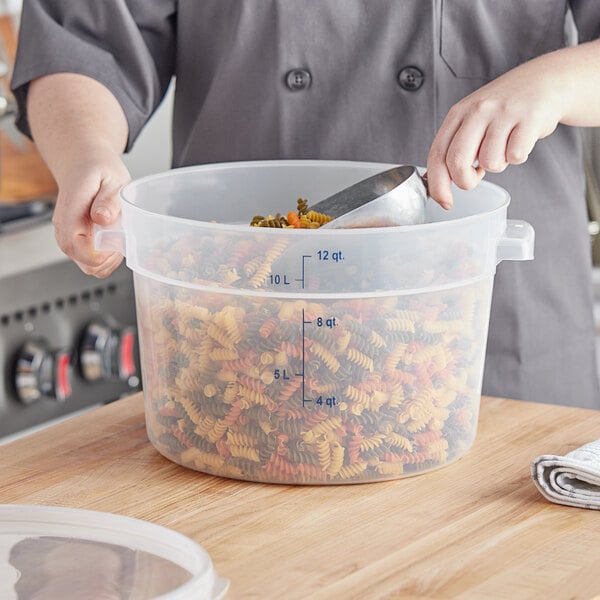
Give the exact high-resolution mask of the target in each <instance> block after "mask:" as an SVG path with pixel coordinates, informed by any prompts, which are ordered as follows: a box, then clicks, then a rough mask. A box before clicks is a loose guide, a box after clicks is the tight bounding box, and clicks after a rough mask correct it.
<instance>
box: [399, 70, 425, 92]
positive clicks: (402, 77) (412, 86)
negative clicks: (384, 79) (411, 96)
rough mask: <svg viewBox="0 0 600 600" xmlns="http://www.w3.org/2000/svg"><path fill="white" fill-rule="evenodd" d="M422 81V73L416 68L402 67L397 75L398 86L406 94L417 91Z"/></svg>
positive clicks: (423, 77)
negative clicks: (406, 92)
mask: <svg viewBox="0 0 600 600" xmlns="http://www.w3.org/2000/svg"><path fill="white" fill-rule="evenodd" d="M424 79H425V75H423V71H421V69H419V68H417V67H404V69H402V70H401V71H400V72H399V73H398V84H399V85H400V87H401V88H402V89H403V90H406V91H408V92H415V91H417V90H418V89H419V88H420V87H421V86H422V85H423V81H424Z"/></svg>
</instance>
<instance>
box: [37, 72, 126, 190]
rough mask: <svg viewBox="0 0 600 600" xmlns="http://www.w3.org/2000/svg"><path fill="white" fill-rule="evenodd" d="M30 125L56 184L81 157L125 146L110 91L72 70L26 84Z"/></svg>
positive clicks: (91, 157)
mask: <svg viewBox="0 0 600 600" xmlns="http://www.w3.org/2000/svg"><path fill="white" fill-rule="evenodd" d="M27 112H28V117H29V125H30V128H31V132H32V135H33V138H34V140H35V142H36V145H37V147H38V149H39V151H40V153H41V155H42V157H43V158H44V160H45V161H46V163H47V164H48V167H49V168H50V170H51V171H52V174H53V175H54V177H55V179H56V180H57V182H58V183H59V186H60V184H61V182H62V181H65V180H66V179H67V178H68V177H70V176H72V172H71V169H72V168H73V166H74V165H76V164H78V163H80V162H81V161H86V160H94V156H95V155H103V154H106V153H109V154H114V155H116V156H119V155H120V154H121V153H122V152H123V150H124V149H125V145H126V143H127V137H128V126H127V120H126V118H125V114H124V113H123V110H122V108H121V105H120V104H119V103H118V101H117V100H116V98H115V97H114V96H113V95H112V93H111V92H110V91H109V90H108V89H107V88H105V87H104V86H103V85H102V84H100V83H99V82H97V81H95V80H94V79H91V78H89V77H85V76H83V75H77V74H73V73H57V74H52V75H47V76H45V77H41V78H39V79H36V80H35V81H33V82H32V83H31V84H30V88H29V95H28V99H27Z"/></svg>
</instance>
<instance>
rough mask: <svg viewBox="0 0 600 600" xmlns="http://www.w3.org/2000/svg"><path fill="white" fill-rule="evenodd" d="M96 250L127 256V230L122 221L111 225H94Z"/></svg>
mask: <svg viewBox="0 0 600 600" xmlns="http://www.w3.org/2000/svg"><path fill="white" fill-rule="evenodd" d="M94 249H95V250H100V251H101V252H119V253H120V254H122V255H123V256H125V230H124V229H123V226H122V224H121V219H119V220H118V221H115V222H114V223H111V224H110V225H98V224H96V223H94Z"/></svg>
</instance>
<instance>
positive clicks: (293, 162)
mask: <svg viewBox="0 0 600 600" xmlns="http://www.w3.org/2000/svg"><path fill="white" fill-rule="evenodd" d="M352 165H356V166H360V167H377V168H381V170H385V169H388V168H391V167H393V166H395V165H394V164H392V163H380V162H363V161H349V160H318V159H282V160H255V161H253V160H251V161H232V162H220V163H206V164H201V165H191V166H187V167H176V168H174V169H169V170H168V171H162V172H160V173H154V174H152V175H146V176H144V177H140V178H138V179H135V180H133V181H130V182H129V183H126V184H125V185H123V186H122V187H121V188H120V190H119V197H120V199H121V201H122V202H124V203H125V204H127V205H128V206H130V207H131V208H132V209H133V210H134V211H137V212H138V213H141V214H144V215H147V216H150V217H154V218H156V217H159V218H161V219H164V220H166V221H167V222H170V223H178V224H182V225H183V224H185V225H187V226H190V227H208V228H211V229H215V230H217V231H238V232H239V231H247V230H248V228H249V224H248V223H239V224H238V223H214V222H211V221H199V220H197V219H188V218H185V217H176V216H173V215H165V214H161V213H158V212H154V211H151V210H148V209H146V208H142V207H141V206H139V205H137V204H135V203H134V202H133V201H131V200H130V199H128V198H127V194H128V193H129V192H130V191H132V190H134V189H137V188H139V187H141V186H144V185H148V184H152V183H155V182H157V181H160V180H161V179H167V178H170V177H173V176H178V175H183V176H185V175H189V174H193V173H197V172H203V171H215V170H216V171H222V170H230V169H245V168H248V167H253V168H270V167H279V166H281V167H300V166H304V167H306V166H308V167H311V166H314V167H323V168H328V167H336V166H338V167H339V166H352ZM418 169H419V171H420V172H423V171H424V170H425V169H424V168H423V167H418ZM479 186H484V187H487V188H492V189H495V190H497V191H498V192H500V193H501V194H502V195H503V196H504V202H502V203H501V204H500V206H497V207H496V208H493V209H491V210H484V211H482V212H479V213H476V214H474V215H468V216H466V217H458V218H456V219H449V220H446V221H432V222H429V223H421V224H418V225H393V226H386V227H361V228H349V229H343V228H340V229H329V228H327V229H320V228H317V229H310V230H302V229H287V228H286V229H279V228H270V227H260V228H256V229H260V233H261V234H265V235H281V232H282V231H284V232H285V233H286V235H290V234H291V235H307V234H310V235H311V236H314V235H324V236H327V235H331V233H332V232H333V231H335V235H346V236H348V235H349V236H357V235H359V236H363V235H365V236H369V235H381V230H382V229H384V230H385V231H386V232H389V233H394V232H398V231H404V232H408V231H415V230H418V231H426V230H427V229H439V228H447V227H454V226H456V224H459V223H468V222H470V221H476V220H478V219H482V218H485V217H489V216H490V215H493V214H495V213H498V212H503V211H504V210H506V208H507V207H508V205H509V204H510V194H509V193H508V192H507V191H506V190H505V189H504V188H503V187H501V186H499V185H497V184H495V183H491V182H489V181H481V182H480V183H479V184H478V187H479ZM428 201H431V202H433V200H430V198H429V197H428ZM124 228H125V231H126V230H127V227H126V224H124Z"/></svg>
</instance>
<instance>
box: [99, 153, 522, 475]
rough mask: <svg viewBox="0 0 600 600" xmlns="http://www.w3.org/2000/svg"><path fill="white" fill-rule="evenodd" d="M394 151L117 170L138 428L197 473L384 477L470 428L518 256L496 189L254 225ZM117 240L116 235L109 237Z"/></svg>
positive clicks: (461, 447)
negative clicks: (401, 210) (312, 223)
mask: <svg viewBox="0 0 600 600" xmlns="http://www.w3.org/2000/svg"><path fill="white" fill-rule="evenodd" d="M390 166H391V165H387V164H376V163H357V162H339V161H306V160H297V161H268V162H245V163H244V162H239V163H225V164H216V165H206V166H200V167H191V168H184V169H177V170H173V171H170V172H167V173H163V174H159V175H155V176H151V177H146V178H144V179H140V180H138V181H135V182H132V183H130V184H128V185H126V186H125V187H124V188H123V190H122V192H121V199H122V209H123V213H122V214H123V220H122V229H120V230H116V231H107V230H105V231H99V232H98V234H97V238H96V244H97V246H98V247H99V248H103V249H107V248H110V247H113V248H114V247H117V248H120V249H121V251H122V252H124V254H125V255H126V258H127V264H128V266H129V267H130V268H131V269H132V270H133V272H134V280H135V295H136V303H137V318H138V327H139V333H140V342H141V343H140V346H141V359H142V371H143V388H144V396H145V407H146V422H147V430H148V435H149V438H150V440H151V442H152V444H153V445H154V446H155V447H156V449H157V450H158V451H159V452H160V453H161V454H163V455H164V456H166V457H167V458H169V459H171V460H173V461H175V462H177V463H179V464H181V465H184V466H186V467H190V468H192V469H197V470H199V471H203V472H206V473H212V474H216V475H221V476H226V477H233V478H237V479H246V480H251V481H261V482H270V483H298V484H335V483H353V482H367V481H376V480H384V479H390V478H396V477H402V476H406V475H413V474H416V473H423V472H426V471H429V470H431V469H435V468H438V467H442V466H445V465H447V464H449V463H451V462H452V461H454V460H456V459H458V458H460V457H461V456H462V455H463V454H464V453H465V452H466V451H467V450H468V449H469V448H470V446H471V445H472V443H473V440H474V438H475V434H476V430H477V418H478V410H479V402H480V394H481V382H482V373H483V363H484V356H485V346H486V339H487V330H488V321H489V311H490V304H491V294H492V286H493V278H494V273H495V270H496V264H497V263H498V262H500V261H501V260H504V259H511V260H525V259H531V258H532V257H533V238H534V234H533V229H532V228H531V226H530V225H529V224H528V223H524V222H521V221H507V219H506V211H507V206H508V204H509V200H510V199H509V195H508V193H507V192H506V191H505V190H503V189H502V188H500V187H498V186H495V185H493V184H490V183H486V182H483V183H481V184H480V185H479V186H478V187H477V189H476V190H475V191H473V192H464V191H460V190H454V194H455V206H454V208H453V209H452V210H451V211H444V210H443V209H441V208H440V207H439V206H438V205H437V204H436V203H434V202H433V201H432V200H428V203H427V204H428V205H427V207H426V211H427V223H425V224H422V225H414V226H405V227H385V228H366V229H317V230H300V229H267V228H255V227H249V222H250V220H251V219H252V217H253V216H254V215H256V214H261V215H267V214H275V213H277V212H280V213H283V214H286V213H287V212H288V211H289V210H293V209H295V207H296V200H297V198H298V197H303V198H306V199H307V200H308V202H309V204H313V203H315V202H317V201H319V200H321V199H323V198H325V197H327V196H328V195H330V194H332V193H334V192H336V191H338V190H340V189H343V188H344V187H346V186H348V185H350V184H352V183H355V182H356V181H359V180H361V179H363V178H365V177H368V176H370V175H373V174H375V173H377V172H379V171H382V170H385V169H387V168H390ZM115 244H116V246H115Z"/></svg>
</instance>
